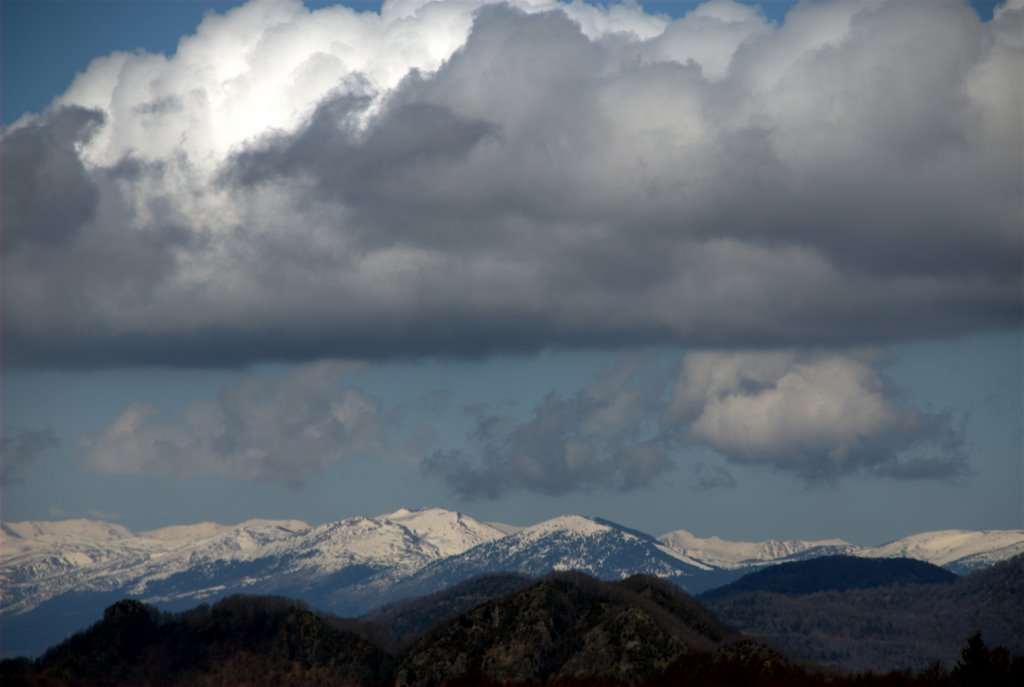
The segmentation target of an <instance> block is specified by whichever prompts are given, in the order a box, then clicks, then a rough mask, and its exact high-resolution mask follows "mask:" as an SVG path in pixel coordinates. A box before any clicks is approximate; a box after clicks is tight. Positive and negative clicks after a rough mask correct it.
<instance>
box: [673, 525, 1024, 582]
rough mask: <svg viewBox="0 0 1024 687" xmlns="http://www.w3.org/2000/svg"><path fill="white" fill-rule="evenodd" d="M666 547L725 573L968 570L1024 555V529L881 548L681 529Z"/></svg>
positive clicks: (946, 533)
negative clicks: (855, 566)
mask: <svg viewBox="0 0 1024 687" xmlns="http://www.w3.org/2000/svg"><path fill="white" fill-rule="evenodd" d="M658 539H659V540H660V541H661V542H662V543H664V544H665V545H666V546H668V547H670V548H672V549H674V550H675V551H678V552H680V553H682V554H685V555H688V556H690V557H692V558H695V559H698V560H701V561H704V562H705V563H708V564H711V565H714V566H716V567H719V568H723V569H727V570H728V569H737V568H746V567H757V566H763V565H770V564H773V563H779V562H783V561H791V560H800V559H805V558H814V557H818V556H827V555H835V554H846V555H851V556H861V557H864V558H914V559H917V560H922V561H927V562H928V563H932V564H933V565H939V566H943V567H948V568H950V569H951V570H953V571H955V572H966V571H968V570H973V569H975V568H980V567H985V566H987V565H991V564H993V563H997V562H999V561H1001V560H1006V559H1007V558H1011V557H1013V556H1015V555H1017V554H1019V553H1024V530H981V531H967V530H940V531H935V532H921V533H919V534H912V535H910V536H907V537H903V538H901V539H897V540H895V541H891V542H888V543H886V544H882V545H881V546H856V545H854V544H850V543H849V542H846V541H843V540H842V539H823V540H817V541H804V540H800V539H769V540H766V541H761V542H734V541H727V540H724V539H720V538H718V537H707V538H702V537H698V536H696V535H694V534H692V533H690V532H687V531H686V530H676V531H674V532H669V533H668V534H665V535H662V536H661V537H659V538H658Z"/></svg>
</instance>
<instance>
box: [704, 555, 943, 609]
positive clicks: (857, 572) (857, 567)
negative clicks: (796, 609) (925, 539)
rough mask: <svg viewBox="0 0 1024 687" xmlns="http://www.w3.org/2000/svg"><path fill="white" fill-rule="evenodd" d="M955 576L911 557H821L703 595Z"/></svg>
mask: <svg viewBox="0 0 1024 687" xmlns="http://www.w3.org/2000/svg"><path fill="white" fill-rule="evenodd" d="M956 579H957V576H956V575H955V574H953V573H951V572H949V571H948V570H945V569H944V568H940V567H939V566H937V565H932V564H931V563H926V562H924V561H918V560H914V559H911V558H858V557H857V556H822V557H821V558H812V559H810V560H806V561H794V562H792V563H780V564H778V565H772V566H769V567H767V568H764V569H762V570H757V571H755V572H752V573H749V574H747V575H744V576H743V577H741V578H740V579H738V580H736V581H735V582H732V583H730V584H727V585H724V586H722V587H718V588H716V589H712V590H709V591H707V592H705V593H704V594H701V595H700V598H702V599H719V598H722V597H725V596H729V595H731V594H738V593H740V592H755V591H759V592H777V593H779V594H797V595H801V594H813V593H815V592H823V591H829V590H834V591H845V590H847V589H869V588H871V587H889V586H891V585H894V584H950V583H952V582H955V581H956Z"/></svg>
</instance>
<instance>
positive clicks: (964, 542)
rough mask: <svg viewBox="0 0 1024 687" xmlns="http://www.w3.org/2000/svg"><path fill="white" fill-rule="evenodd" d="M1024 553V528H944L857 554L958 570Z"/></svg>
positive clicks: (971, 568) (969, 569)
mask: <svg viewBox="0 0 1024 687" xmlns="http://www.w3.org/2000/svg"><path fill="white" fill-rule="evenodd" d="M1022 553H1024V530H981V531H968V530H942V531H939V532H922V533H920V534H912V535H910V536H908V537H903V538H902V539H897V540H896V541H892V542H889V543H888V544H883V545H882V546H876V547H873V548H871V547H863V548H862V549H861V550H860V551H858V552H857V554H856V555H858V556H864V557H868V558H873V557H878V558H891V557H901V558H916V559H918V560H922V561H928V562H929V563H934V564H935V565H941V566H942V567H944V568H948V569H949V570H952V571H953V572H955V573H961V574H962V573H965V572H969V571H971V570H978V569H979V568H985V567H988V566H990V565H992V564H994V563H998V562H999V561H1005V560H1007V559H1008V558H1012V557H1013V556H1016V555H1018V554H1022Z"/></svg>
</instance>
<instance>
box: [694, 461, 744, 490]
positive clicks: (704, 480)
mask: <svg viewBox="0 0 1024 687" xmlns="http://www.w3.org/2000/svg"><path fill="white" fill-rule="evenodd" d="M735 486H736V478H735V477H733V476H732V473H731V472H729V471H728V470H726V469H725V468H723V467H722V466H721V465H708V464H706V463H697V464H696V465H694V466H693V488H694V489H697V490H707V489H732V488H733V487H735Z"/></svg>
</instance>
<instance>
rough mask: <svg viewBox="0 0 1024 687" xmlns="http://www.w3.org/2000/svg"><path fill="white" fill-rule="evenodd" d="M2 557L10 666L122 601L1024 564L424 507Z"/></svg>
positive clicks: (35, 533)
mask: <svg viewBox="0 0 1024 687" xmlns="http://www.w3.org/2000/svg"><path fill="white" fill-rule="evenodd" d="M0 551H2V563H0V588H2V590H3V598H2V601H0V621H2V623H0V632H2V634H0V639H2V650H3V653H4V655H12V654H37V653H38V652H40V651H41V650H42V649H44V648H45V647H47V646H50V645H52V644H53V643H55V642H57V641H59V640H60V639H62V638H63V637H64V636H67V634H69V633H70V632H73V631H74V630H77V629H79V628H80V627H82V626H84V625H86V624H88V623H89V622H92V621H93V620H95V618H96V617H98V616H99V614H100V613H101V612H102V609H103V608H104V607H105V606H106V605H108V604H109V603H112V602H113V601H114V600H116V599H119V598H122V597H125V596H131V597H134V598H138V599H141V600H143V601H146V602H147V603H151V604H156V605H158V606H160V607H161V608H165V609H183V608H186V607H189V606H191V605H194V604H195V603H198V602H202V601H207V600H215V599H217V598H221V597H224V596H227V595H229V594H233V593H249V594H252V593H257V594H282V595H287V596H290V597H294V598H298V599H302V600H304V601H306V602H308V603H310V604H312V605H314V606H315V607H318V608H323V609H325V610H329V611H331V612H334V613H338V614H342V615H358V614H361V613H365V612H367V611H369V610H370V609H372V608H375V607H377V606H380V605H381V604H383V603H387V602H393V601H396V600H399V599H402V598H407V597H413V596H418V595H423V594H429V593H432V592H437V591H439V590H442V589H445V588H447V587H450V586H451V585H453V584H456V583H458V582H461V581H463V580H466V579H469V578H471V577H474V576H477V575H480V574H482V573H488V572H498V571H508V572H518V573H524V574H527V575H533V576H539V575H544V574H546V573H548V572H550V571H567V570H579V571H582V572H586V573H588V574H591V575H593V576H595V577H598V578H601V579H609V580H616V579H623V578H626V577H628V576H630V575H634V574H647V575H653V576H657V577H660V578H663V579H667V580H670V581H672V582H674V583H676V584H677V585H679V586H680V587H682V588H683V589H686V590H687V591H689V592H691V593H698V592H701V591H705V590H707V589H710V588H713V587H717V586H720V585H722V584H725V583H728V582H731V581H733V580H735V579H737V578H739V577H741V576H742V575H743V574H745V573H747V572H750V571H751V570H755V569H758V568H762V567H764V566H767V565H772V564H776V563H780V562H786V561H795V560H805V559H810V558H817V557H820V556H823V555H835V554H844V555H855V556H860V557H868V558H870V557H876V558H878V557H907V558H915V559H918V560H924V561H928V562H931V563H935V564H937V565H941V566H943V567H945V568H947V569H948V570H951V571H953V572H956V573H963V572H966V571H969V570H972V569H976V568H980V567H986V566H988V565H991V564H992V563H995V562H997V561H1000V560H1004V559H1007V558H1009V557H1011V556H1013V555H1015V554H1017V553H1021V552H1024V530H989V531H982V532H968V531H961V530H951V531H942V532H929V533H922V534H916V535H912V536H910V537H906V538H903V539H900V540H897V541H894V542H890V543H887V544H884V545H882V546H879V547H861V546H855V545H852V544H849V543H847V542H844V541H842V540H838V539H831V540H824V541H801V540H769V541H763V542H730V541H726V540H722V539H719V538H717V537H711V538H699V537H696V536H694V535H692V534H691V533H689V532H687V531H685V530H676V531H674V532H670V533H668V534H665V535H663V536H661V537H654V536H652V535H650V534H646V533H643V532H639V531H637V530H633V529H629V528H627V527H623V526H621V525H618V524H616V523H613V522H610V521H608V520H603V519H601V518H595V517H583V516H577V515H567V516H562V517H558V518H554V519H551V520H547V521H544V522H541V523H538V524H536V525H532V526H529V527H515V526H509V525H503V524H500V523H488V522H483V521H480V520H476V519H474V518H472V517H469V516H467V515H464V514H461V513H456V512H452V511H448V510H444V509H440V508H426V509H421V510H408V509H400V510H398V511H395V512H393V513H388V514H385V515H381V516H377V517H353V518H348V519H345V520H340V521H336V522H331V523H326V524H323V525H316V526H310V525H308V524H306V523H304V522H301V521H297V520H249V521H246V522H243V523H241V524H239V525H234V526H227V525H219V524H214V523H200V524H196V525H183V526H174V527H166V528H162V529H158V530H152V531H148V532H140V533H134V532H132V531H130V530H128V529H127V528H125V527H122V526H120V525H116V524H111V523H106V522H97V521H90V520H66V521H55V522H10V523H4V524H3V525H2V538H0Z"/></svg>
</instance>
